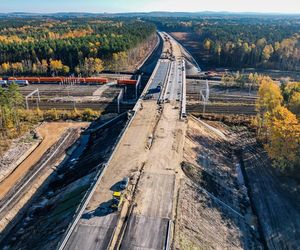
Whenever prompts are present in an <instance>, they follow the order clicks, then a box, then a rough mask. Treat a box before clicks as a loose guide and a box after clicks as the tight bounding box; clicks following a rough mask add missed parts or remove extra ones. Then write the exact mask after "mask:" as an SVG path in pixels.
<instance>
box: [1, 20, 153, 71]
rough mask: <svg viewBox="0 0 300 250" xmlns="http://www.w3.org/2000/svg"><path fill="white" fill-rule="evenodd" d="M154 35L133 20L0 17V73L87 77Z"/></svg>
mask: <svg viewBox="0 0 300 250" xmlns="http://www.w3.org/2000/svg"><path fill="white" fill-rule="evenodd" d="M37 19H38V18H37ZM155 31H156V28H155V25H153V24H151V23H148V22H144V21H139V20H136V19H105V18H104V19H103V20H99V19H92V18H78V19H76V18H74V19H70V20H69V19H67V20H65V19H55V20H49V19H46V18H45V19H43V18H42V17H41V18H40V19H38V20H36V18H35V19H22V20H17V21H14V20H9V21H8V20H3V19H0V65H1V67H0V70H1V72H0V73H1V74H6V75H9V74H14V75H20V74H22V75H24V74H30V75H32V74H40V75H51V74H56V73H59V74H68V73H69V72H75V71H76V72H80V73H82V74H85V75H88V74H91V73H92V72H99V71H101V70H103V69H111V68H112V67H113V66H112V65H113V64H114V63H115V62H116V60H124V58H125V59H126V57H127V52H128V51H129V50H130V49H133V48H135V47H136V46H138V45H139V44H140V43H143V42H145V41H146V40H147V39H149V38H150V37H151V36H153V34H155ZM91 64H92V65H93V67H94V68H93V69H92V70H86V68H87V66H88V65H91Z"/></svg>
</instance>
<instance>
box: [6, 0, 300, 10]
mask: <svg viewBox="0 0 300 250" xmlns="http://www.w3.org/2000/svg"><path fill="white" fill-rule="evenodd" d="M15 11H25V12H44V13H50V12H64V11H75V12H96V13H100V12H101V13H102V12H114V13H116V12H134V11H145V12H148V11H193V12H195V11H233V12H281V13H300V0H284V1H281V0H148V1H147V0H0V12H15Z"/></svg>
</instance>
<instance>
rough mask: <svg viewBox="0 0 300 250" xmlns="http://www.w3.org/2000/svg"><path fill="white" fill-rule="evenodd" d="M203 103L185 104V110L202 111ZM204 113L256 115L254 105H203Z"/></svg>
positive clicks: (191, 111)
mask: <svg viewBox="0 0 300 250" xmlns="http://www.w3.org/2000/svg"><path fill="white" fill-rule="evenodd" d="M203 108H204V107H203V104H200V103H197V104H189V103H188V104H187V111H188V112H190V113H203ZM205 113H210V114H226V115H251V116H254V115H256V111H255V106H254V105H214V104H209V105H206V106H205Z"/></svg>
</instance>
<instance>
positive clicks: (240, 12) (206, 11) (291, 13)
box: [0, 10, 300, 15]
mask: <svg viewBox="0 0 300 250" xmlns="http://www.w3.org/2000/svg"><path fill="white" fill-rule="evenodd" d="M63 13H66V14H67V13H69V14H72V13H74V14H76V13H80V14H94V15H97V14H111V15H117V14H151V13H172V14H176V13H186V14H189V13H190V14H201V13H212V14H222V13H223V14H267V15H300V12H260V11H213V10H203V11H160V10H154V11H125V12H91V11H56V12H28V11H15V12H11V11H10V12H0V14H41V15H53V14H63Z"/></svg>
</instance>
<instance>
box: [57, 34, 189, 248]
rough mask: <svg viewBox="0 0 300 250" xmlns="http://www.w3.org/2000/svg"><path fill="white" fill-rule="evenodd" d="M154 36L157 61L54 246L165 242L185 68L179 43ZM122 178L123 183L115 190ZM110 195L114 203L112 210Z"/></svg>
mask: <svg viewBox="0 0 300 250" xmlns="http://www.w3.org/2000/svg"><path fill="white" fill-rule="evenodd" d="M160 36H161V37H162V38H163V39H164V49H163V53H162V56H161V59H160V60H159V61H158V63H157V65H156V67H155V69H154V71H153V74H152V76H151V77H150V80H149V82H148V84H147V86H146V87H145V89H144V91H143V93H142V95H141V97H140V99H139V100H138V102H137V103H136V105H135V107H134V113H133V117H132V118H131V121H130V123H129V125H128V127H127V128H126V130H125V131H124V132H123V134H122V135H121V138H120V140H119V143H118V144H117V146H116V148H115V150H114V152H113V154H112V156H111V158H110V159H109V161H108V162H107V165H106V167H105V168H104V170H103V172H102V173H101V175H100V176H99V178H98V180H97V181H96V183H95V186H94V188H93V189H92V190H91V192H90V195H89V197H87V199H86V200H85V202H84V204H83V205H82V207H81V209H79V210H78V212H77V214H76V216H75V217H74V221H73V223H72V225H71V226H70V227H69V228H68V230H67V231H66V233H65V237H64V239H63V240H62V242H61V244H60V249H108V248H110V249H113V248H120V249H163V248H168V246H169V239H170V235H171V230H172V221H173V219H174V212H173V209H174V206H173V204H174V199H175V194H176V189H177V186H178V183H177V181H178V178H177V176H176V173H177V171H176V169H177V168H179V167H180V163H181V160H182V154H183V141H184V136H185V130H186V123H185V120H184V117H185V81H186V79H185V78H186V68H185V60H184V57H183V54H182V48H181V46H180V45H179V44H177V42H176V41H175V40H174V39H172V38H171V37H170V36H169V35H168V34H166V33H160ZM162 149H163V150H162ZM95 153H96V152H95ZM124 178H125V179H126V178H128V180H129V183H128V186H127V185H126V187H125V188H124V187H123V188H120V183H122V180H124ZM116 194H117V195H118V197H117V199H119V202H120V204H117V206H116V207H117V208H116V209H113V208H112V207H113V206H112V204H114V202H115V200H116V197H114V196H115V195H116Z"/></svg>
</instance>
